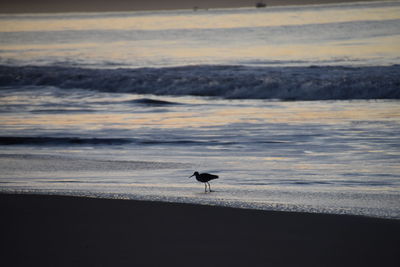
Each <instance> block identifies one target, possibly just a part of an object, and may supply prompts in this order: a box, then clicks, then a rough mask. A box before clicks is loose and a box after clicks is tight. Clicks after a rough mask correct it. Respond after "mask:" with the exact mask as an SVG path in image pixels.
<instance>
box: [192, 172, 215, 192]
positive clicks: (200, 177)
mask: <svg viewBox="0 0 400 267" xmlns="http://www.w3.org/2000/svg"><path fill="white" fill-rule="evenodd" d="M193 176H196V180H197V181H199V182H202V183H204V185H205V189H204V192H206V193H207V184H208V189H209V190H210V192H212V191H211V187H210V183H209V182H208V181H211V180H214V179H217V178H218V175H214V174H209V173H198V172H194V173H193V174H192V175H191V176H189V178H191V177H193Z"/></svg>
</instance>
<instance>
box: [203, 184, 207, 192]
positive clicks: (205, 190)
mask: <svg viewBox="0 0 400 267" xmlns="http://www.w3.org/2000/svg"><path fill="white" fill-rule="evenodd" d="M204 185H205V188H204V192H205V193H207V184H206V183H204Z"/></svg>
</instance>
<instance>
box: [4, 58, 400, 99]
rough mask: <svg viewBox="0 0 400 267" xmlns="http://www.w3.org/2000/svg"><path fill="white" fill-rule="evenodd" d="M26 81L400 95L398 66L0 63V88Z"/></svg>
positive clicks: (276, 95) (237, 95) (230, 92)
mask: <svg viewBox="0 0 400 267" xmlns="http://www.w3.org/2000/svg"><path fill="white" fill-rule="evenodd" d="M32 85H33V86H55V87H59V88H64V89H69V88H80V89H90V90H98V91H104V92H116V93H134V94H154V95H172V96H184V95H192V96H212V97H221V98H226V99H282V100H335V99H400V65H394V66H379V67H343V66H328V67H318V66H314V67H248V66H185V67H174V68H142V69H82V68H67V67H48V66H46V67H37V66H24V67H9V66H0V86H32Z"/></svg>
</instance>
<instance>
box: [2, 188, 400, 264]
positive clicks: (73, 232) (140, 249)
mask: <svg viewBox="0 0 400 267" xmlns="http://www.w3.org/2000/svg"><path fill="white" fill-rule="evenodd" d="M0 211H1V217H0V221H1V228H0V229H1V238H0V240H1V241H0V242H1V246H2V247H1V255H2V256H1V259H0V264H1V266H399V262H400V257H399V251H400V221H399V220H382V219H373V218H364V217H355V216H336V215H321V214H303V213H283V212H265V211H255V210H243V209H232V208H222V207H210V206H196V205H185V204H170V203H159V202H142V201H127V200H104V199H87V198H75V197H62V196H39V195H34V196H33V195H5V194H0Z"/></svg>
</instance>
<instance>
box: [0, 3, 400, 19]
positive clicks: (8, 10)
mask: <svg viewBox="0 0 400 267" xmlns="http://www.w3.org/2000/svg"><path fill="white" fill-rule="evenodd" d="M20 1H23V0H20ZM78 1H79V0H78ZM399 1H400V0H300V1H298V2H297V1H296V2H297V3H294V1H290V0H289V1H279V2H277V1H276V0H275V1H273V0H272V1H252V2H254V5H243V6H240V5H239V6H238V5H221V6H209V7H207V6H204V7H202V6H192V7H187V6H180V7H178V6H174V7H171V8H168V7H163V8H159V9H158V8H149V7H147V8H146V7H144V8H138V7H134V6H132V7H125V8H123V7H121V8H118V7H115V6H111V7H110V6H107V7H105V6H102V7H99V6H98V7H96V8H94V7H90V8H85V7H80V8H77V7H75V8H74V7H71V6H69V7H68V8H67V7H62V6H58V7H55V6H50V7H49V6H47V7H41V6H40V5H39V6H36V7H35V8H32V7H28V6H23V7H21V5H18V0H17V1H16V2H17V5H15V6H12V4H9V5H8V6H6V5H3V6H0V14H2V15H12V14H14V15H18V14H53V13H103V12H104V13H112V12H141V11H143V12H145V11H173V10H193V11H203V10H210V9H236V8H252V7H253V8H255V9H256V8H257V7H256V3H258V2H263V3H265V4H266V5H267V6H266V7H265V8H267V9H268V7H279V6H282V7H284V6H307V5H331V4H346V3H349V4H350V3H357V2H358V3H362V2H399ZM10 5H11V6H10ZM257 9H264V8H257Z"/></svg>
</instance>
